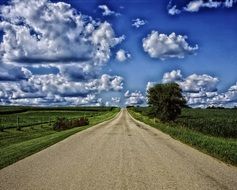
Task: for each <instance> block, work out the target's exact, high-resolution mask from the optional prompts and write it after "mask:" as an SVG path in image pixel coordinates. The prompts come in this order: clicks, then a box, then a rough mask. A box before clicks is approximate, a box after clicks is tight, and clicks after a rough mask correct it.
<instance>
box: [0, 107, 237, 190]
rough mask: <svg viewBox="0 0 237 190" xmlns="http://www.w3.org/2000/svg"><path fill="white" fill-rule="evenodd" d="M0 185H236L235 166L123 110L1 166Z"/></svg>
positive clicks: (110, 189) (98, 188) (100, 189)
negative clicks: (99, 122)
mask: <svg viewBox="0 0 237 190" xmlns="http://www.w3.org/2000/svg"><path fill="white" fill-rule="evenodd" d="M0 189H1V190H5V189H9V190H14V189H17V190H21V189H30V190H34V189H44V190H53V189H55V190H60V189H66V190H68V189H76V190H91V189H95V190H117V189H152V190H153V189H154V190H159V189H182V190H184V189H189V190H190V189H191V190H195V189H198V190H200V189H237V168H236V167H233V166H228V165H226V164H224V163H222V162H220V161H218V160H216V159H214V158H212V157H210V156H208V155H205V154H203V153H200V152H199V151H197V150H195V149H193V148H191V147H189V146H187V145H184V144H182V143H180V142H178V141H176V140H173V139H172V138H170V137H169V136H168V135H165V134H163V133H161V132H160V131H158V130H156V129H154V128H151V127H149V126H146V125H145V124H142V123H140V122H137V121H135V120H133V119H132V118H131V117H130V116H129V114H128V113H127V111H126V110H122V111H121V113H120V114H119V115H118V116H117V117H116V118H115V119H114V120H112V121H109V122H105V123H103V124H100V125H97V126H95V127H92V128H90V129H88V130H85V131H82V132H80V133H78V134H75V135H73V136H71V137H69V138H67V139H65V140H64V141H61V142H60V143H57V144H55V145H53V146H51V147H49V148H47V149H45V150H43V151H41V152H38V153H36V154H34V155H32V156H30V157H28V158H26V159H23V160H21V161H19V162H17V163H15V164H13V165H11V166H9V167H6V168H4V169H2V170H0Z"/></svg>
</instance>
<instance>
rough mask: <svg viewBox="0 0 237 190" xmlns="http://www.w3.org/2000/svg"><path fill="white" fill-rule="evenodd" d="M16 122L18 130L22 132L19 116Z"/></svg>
mask: <svg viewBox="0 0 237 190" xmlns="http://www.w3.org/2000/svg"><path fill="white" fill-rule="evenodd" d="M16 122H17V130H18V131H20V130H21V126H20V123H19V122H20V119H19V115H16Z"/></svg>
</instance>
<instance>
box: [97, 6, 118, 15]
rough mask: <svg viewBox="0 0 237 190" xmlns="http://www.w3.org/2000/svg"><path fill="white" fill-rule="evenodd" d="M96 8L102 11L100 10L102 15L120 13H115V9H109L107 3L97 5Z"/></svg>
mask: <svg viewBox="0 0 237 190" xmlns="http://www.w3.org/2000/svg"><path fill="white" fill-rule="evenodd" d="M98 8H99V9H101V10H102V11H103V12H102V15H103V16H110V15H116V16H119V15H120V14H119V13H116V12H115V11H112V10H110V9H109V7H108V6H107V5H99V6H98Z"/></svg>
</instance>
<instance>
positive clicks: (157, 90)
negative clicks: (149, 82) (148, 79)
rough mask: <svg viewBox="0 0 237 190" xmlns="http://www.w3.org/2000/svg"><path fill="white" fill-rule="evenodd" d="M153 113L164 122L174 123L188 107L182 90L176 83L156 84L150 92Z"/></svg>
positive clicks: (149, 100) (149, 102)
mask: <svg viewBox="0 0 237 190" xmlns="http://www.w3.org/2000/svg"><path fill="white" fill-rule="evenodd" d="M148 104H149V106H150V107H151V113H152V115H154V116H155V117H157V118H159V119H161V120H162V121H173V120H175V119H176V118H177V116H178V115H180V114H181V109H182V107H183V106H185V105H186V101H185V99H184V97H183V95H182V89H181V88H180V87H179V85H178V84H176V83H167V84H156V85H155V86H153V87H151V88H150V89H149V90H148Z"/></svg>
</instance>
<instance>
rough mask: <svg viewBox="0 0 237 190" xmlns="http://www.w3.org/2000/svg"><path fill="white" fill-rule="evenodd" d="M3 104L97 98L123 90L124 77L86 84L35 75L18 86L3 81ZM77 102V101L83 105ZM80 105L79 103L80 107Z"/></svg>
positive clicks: (97, 80) (55, 76)
mask: <svg viewBox="0 0 237 190" xmlns="http://www.w3.org/2000/svg"><path fill="white" fill-rule="evenodd" d="M0 89H1V93H0V99H1V102H11V103H13V104H14V103H16V102H17V101H18V100H20V99H28V100H29V102H30V101H31V100H33V101H35V100H38V101H41V102H44V101H46V100H47V101H49V100H51V101H52V103H55V102H57V103H59V104H60V103H62V102H63V101H66V100H70V101H69V102H64V103H70V102H71V100H74V99H77V98H78V99H79V100H80V101H83V100H84V99H88V97H94V98H93V99H91V100H93V101H94V99H95V98H97V95H98V93H100V92H102V91H120V90H122V89H123V78H121V77H119V76H110V75H107V74H104V75H102V76H101V77H100V78H99V79H91V80H88V81H86V82H75V81H70V80H68V79H67V78H65V77H64V76H62V75H60V74H57V75H53V74H49V75H32V76H31V77H30V78H28V80H23V81H21V82H18V83H8V82H2V83H1V84H0ZM80 101H74V102H80ZM77 105H78V104H77Z"/></svg>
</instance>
